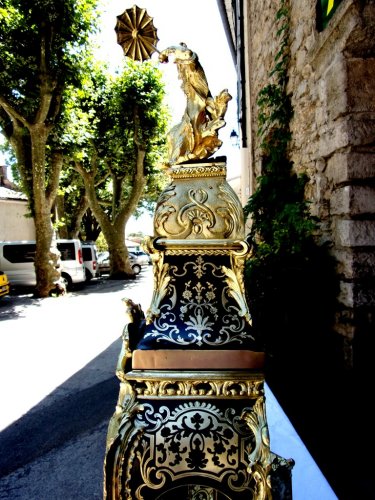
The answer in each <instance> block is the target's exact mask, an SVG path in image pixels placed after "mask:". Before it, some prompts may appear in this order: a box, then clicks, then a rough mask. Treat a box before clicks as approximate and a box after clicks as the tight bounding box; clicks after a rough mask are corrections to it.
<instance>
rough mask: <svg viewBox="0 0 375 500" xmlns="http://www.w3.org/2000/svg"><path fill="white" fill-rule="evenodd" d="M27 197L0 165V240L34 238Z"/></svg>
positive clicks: (32, 220) (5, 168)
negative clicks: (17, 188)
mask: <svg viewBox="0 0 375 500" xmlns="http://www.w3.org/2000/svg"><path fill="white" fill-rule="evenodd" d="M29 213H30V211H29V207H28V204H27V197H26V196H25V195H24V194H23V193H21V192H20V191H18V190H16V189H15V186H14V185H13V184H12V182H11V181H10V180H9V179H8V177H7V167H6V166H3V165H1V166H0V240H35V225H34V219H33V218H32V217H30V216H29V215H28V214H29Z"/></svg>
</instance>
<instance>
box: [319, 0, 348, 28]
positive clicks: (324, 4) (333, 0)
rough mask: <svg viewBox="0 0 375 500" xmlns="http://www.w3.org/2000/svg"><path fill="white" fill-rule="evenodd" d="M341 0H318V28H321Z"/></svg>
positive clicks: (324, 25)
mask: <svg viewBox="0 0 375 500" xmlns="http://www.w3.org/2000/svg"><path fill="white" fill-rule="evenodd" d="M341 2H342V0H318V6H317V7H318V8H317V11H318V20H317V21H318V23H317V24H318V29H320V30H323V29H324V28H325V27H326V26H327V24H328V22H329V20H330V19H331V17H332V16H333V14H334V13H335V10H336V9H337V7H338V6H339V4H340V3H341Z"/></svg>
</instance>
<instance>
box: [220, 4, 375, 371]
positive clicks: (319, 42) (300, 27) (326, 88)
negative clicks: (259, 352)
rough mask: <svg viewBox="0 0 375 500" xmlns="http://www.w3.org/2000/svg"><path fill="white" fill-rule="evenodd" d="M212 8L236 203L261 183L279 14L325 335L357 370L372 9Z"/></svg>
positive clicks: (368, 215) (374, 178)
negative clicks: (232, 84) (224, 38)
mask: <svg viewBox="0 0 375 500" xmlns="http://www.w3.org/2000/svg"><path fill="white" fill-rule="evenodd" d="M218 6H219V8H220V10H221V14H222V18H223V23H224V26H226V30H227V35H228V43H229V45H230V46H231V48H232V51H233V55H234V60H235V64H236V67H237V72H238V95H239V122H240V129H241V135H242V137H241V140H242V149H243V155H242V156H243V168H242V171H243V177H242V192H243V193H244V194H245V195H246V194H252V193H253V192H254V189H255V187H256V181H255V179H256V178H257V176H258V175H260V174H261V151H260V138H259V137H258V136H257V119H258V112H259V110H258V107H257V97H258V94H259V91H260V90H261V89H262V88H263V87H264V86H265V85H267V83H269V82H270V72H271V70H272V69H273V67H274V64H275V57H276V55H277V52H278V50H279V49H280V34H279V33H278V32H277V30H278V21H277V19H276V18H277V12H278V10H279V9H280V7H285V8H286V11H287V17H288V29H289V35H288V37H289V38H288V49H289V63H288V64H289V66H288V85H287V91H288V93H289V94H290V95H291V104H292V108H293V117H292V119H291V122H290V129H291V134H292V139H291V143H290V150H289V154H290V159H291V160H292V161H293V164H294V168H295V170H296V171H297V172H298V173H302V172H303V173H307V174H308V183H307V187H306V193H305V195H306V199H308V200H309V201H310V202H311V213H312V214H313V215H315V216H317V217H318V220H319V235H318V241H319V243H321V244H322V243H328V244H329V245H330V248H331V253H332V255H333V256H334V257H335V259H336V261H337V268H336V270H337V273H338V276H339V280H340V292H339V296H338V301H337V310H336V315H335V324H334V331H335V334H336V335H337V337H338V339H339V340H340V345H341V352H342V356H343V360H344V362H345V364H346V366H347V367H349V368H356V367H360V366H362V365H363V363H365V362H366V361H367V360H368V353H369V352H372V350H373V349H372V347H373V346H374V337H375V318H374V311H375V307H374V306H375V252H374V250H375V154H374V153H375V147H374V140H375V85H374V82H375V4H374V2H372V1H370V0H368V1H359V0H342V1H333V0H330V1H328V2H327V0H318V1H316V0H290V1H283V0H277V1H274V0H263V1H262V2H260V1H250V0H245V1H240V0H233V1H230V0H218ZM246 201H247V199H246V196H245V197H243V198H242V202H243V203H246ZM322 287H324V283H322Z"/></svg>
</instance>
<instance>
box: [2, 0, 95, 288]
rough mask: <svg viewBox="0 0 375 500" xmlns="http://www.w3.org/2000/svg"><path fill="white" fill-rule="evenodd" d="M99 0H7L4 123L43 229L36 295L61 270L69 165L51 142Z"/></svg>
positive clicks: (38, 232) (51, 283)
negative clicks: (56, 247)
mask: <svg viewBox="0 0 375 500" xmlns="http://www.w3.org/2000/svg"><path fill="white" fill-rule="evenodd" d="M95 3H96V0H64V1H61V2H56V1H55V0H33V1H32V2H30V1H29V0H3V2H2V6H1V7H0V51H1V59H0V128H1V130H2V133H3V134H4V135H5V137H6V139H7V140H8V141H9V143H10V145H11V146H12V148H13V150H14V153H15V157H16V161H17V168H18V171H19V174H20V179H21V184H22V188H23V190H24V192H25V193H26V194H27V196H28V199H29V204H30V210H31V213H32V215H33V217H34V221H35V229H36V256H35V270H36V276H37V286H36V295H38V296H40V297H46V296H48V294H49V292H50V290H51V289H52V288H53V286H54V281H55V280H56V279H57V278H58V276H59V274H58V273H57V272H56V269H55V263H56V259H57V254H55V253H54V252H53V251H52V249H51V242H52V238H53V227H52V223H51V208H52V206H53V203H54V201H55V197H56V192H57V188H58V183H59V175H60V171H61V168H62V165H63V155H62V151H61V149H60V148H59V147H57V144H54V142H53V141H52V133H53V131H54V128H55V126H56V124H57V123H58V121H59V119H60V111H61V106H62V103H63V102H64V99H66V97H67V95H66V89H67V85H68V84H69V85H71V86H74V85H77V84H78V82H79V79H78V75H79V74H80V72H81V66H82V64H83V61H84V59H85V57H86V53H85V51H86V47H87V42H88V35H89V32H90V31H91V30H93V26H94V12H95V11H94V7H95Z"/></svg>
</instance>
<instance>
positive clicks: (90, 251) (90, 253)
mask: <svg viewBox="0 0 375 500" xmlns="http://www.w3.org/2000/svg"><path fill="white" fill-rule="evenodd" d="M81 244H82V256H83V265H84V266H85V274H86V281H90V280H92V279H93V278H96V277H97V276H100V274H99V267H98V255H97V252H96V246H95V243H93V242H92V241H81Z"/></svg>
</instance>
